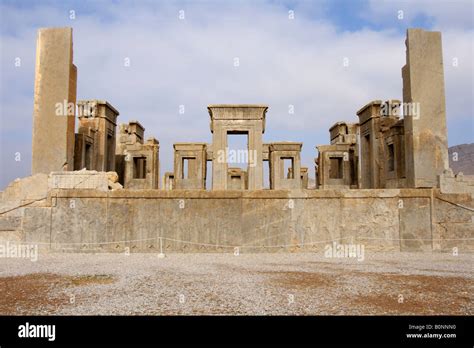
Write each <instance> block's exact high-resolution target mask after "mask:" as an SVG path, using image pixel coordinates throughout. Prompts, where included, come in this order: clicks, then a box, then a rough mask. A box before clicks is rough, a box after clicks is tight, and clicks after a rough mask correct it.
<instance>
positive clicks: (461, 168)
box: [448, 143, 474, 175]
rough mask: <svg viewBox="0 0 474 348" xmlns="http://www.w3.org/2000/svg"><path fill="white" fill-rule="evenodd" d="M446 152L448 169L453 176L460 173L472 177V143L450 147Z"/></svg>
mask: <svg viewBox="0 0 474 348" xmlns="http://www.w3.org/2000/svg"><path fill="white" fill-rule="evenodd" d="M448 152H449V167H450V168H451V169H452V170H453V172H454V174H457V173H459V172H462V173H463V174H465V175H474V143H472V144H461V145H456V146H452V147H450V148H449V149H448ZM456 157H457V161H455V159H456Z"/></svg>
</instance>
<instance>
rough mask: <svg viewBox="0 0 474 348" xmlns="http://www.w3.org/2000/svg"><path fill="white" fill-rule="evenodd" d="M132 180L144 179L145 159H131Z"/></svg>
mask: <svg viewBox="0 0 474 348" xmlns="http://www.w3.org/2000/svg"><path fill="white" fill-rule="evenodd" d="M133 178H134V179H145V178H146V157H133Z"/></svg>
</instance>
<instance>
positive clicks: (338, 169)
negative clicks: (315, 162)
mask: <svg viewBox="0 0 474 348" xmlns="http://www.w3.org/2000/svg"><path fill="white" fill-rule="evenodd" d="M342 161H343V158H342V157H329V162H330V164H331V165H330V167H329V178H330V179H342V165H343V164H342Z"/></svg>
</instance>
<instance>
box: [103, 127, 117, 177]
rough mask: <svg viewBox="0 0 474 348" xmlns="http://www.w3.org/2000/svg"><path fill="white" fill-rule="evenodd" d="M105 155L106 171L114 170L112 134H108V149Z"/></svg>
mask: <svg viewBox="0 0 474 348" xmlns="http://www.w3.org/2000/svg"><path fill="white" fill-rule="evenodd" d="M105 154H106V155H107V159H106V161H107V162H106V170H107V171H108V172H109V171H112V170H114V168H112V163H113V160H114V157H115V148H114V138H113V137H112V135H110V134H107V149H106V152H105Z"/></svg>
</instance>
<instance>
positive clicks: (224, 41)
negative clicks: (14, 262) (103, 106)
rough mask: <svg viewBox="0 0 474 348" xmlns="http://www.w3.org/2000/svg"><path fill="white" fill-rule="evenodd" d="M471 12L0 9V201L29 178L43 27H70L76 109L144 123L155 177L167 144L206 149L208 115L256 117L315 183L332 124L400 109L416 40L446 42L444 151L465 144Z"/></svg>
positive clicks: (468, 7)
mask: <svg viewBox="0 0 474 348" xmlns="http://www.w3.org/2000/svg"><path fill="white" fill-rule="evenodd" d="M473 4H474V2H473V1H455V0H454V1H434V0H433V1H425V0H422V1H350V0H337V1H187V2H177V1H105V0H102V1H5V0H0V35H1V41H0V43H1V44H0V59H1V61H0V63H1V70H0V146H1V151H0V167H1V171H0V187H2V188H3V187H5V186H6V185H7V184H8V182H10V181H11V180H13V179H15V178H17V177H24V176H27V175H29V174H30V170H31V131H32V130H31V128H32V111H33V83H34V62H35V44H36V32H37V29H38V28H40V27H53V26H71V27H73V29H74V33H73V35H74V63H75V64H76V66H77V67H78V100H81V99H106V100H108V101H109V102H110V103H111V104H112V105H114V106H115V107H116V108H117V109H118V110H119V111H120V116H119V123H122V122H124V123H125V122H127V121H129V120H132V119H138V120H140V122H141V123H142V124H143V125H144V126H145V128H146V131H145V133H146V136H147V137H148V136H154V137H155V138H157V139H158V140H159V141H160V145H161V147H160V159H161V174H162V175H163V173H164V172H165V171H172V154H173V152H172V151H173V150H172V144H173V142H180V141H206V142H210V141H211V133H210V130H209V116H208V114H207V110H206V105H208V104H215V103H258V104H262V103H263V104H268V105H269V111H268V113H267V129H266V132H265V134H264V141H266V142H270V141H279V140H282V141H301V142H303V143H304V145H303V150H302V162H303V163H302V164H303V165H304V166H307V167H309V168H310V176H313V177H314V174H313V173H314V169H313V168H314V157H316V154H317V153H316V150H315V146H316V145H319V144H325V143H328V142H329V136H328V129H329V127H330V126H331V125H332V124H334V123H335V122H336V121H339V120H345V121H349V122H357V117H356V115H355V112H356V111H357V110H358V109H359V108H360V107H361V106H363V105H364V104H366V103H368V102H370V101H371V100H375V99H382V100H385V99H402V96H401V93H402V92H401V86H402V80H401V72H400V69H401V67H402V66H403V65H404V64H405V46H404V40H405V31H406V29H407V28H411V27H421V28H424V29H427V30H440V31H441V32H442V33H443V55H444V63H445V80H446V96H447V97H446V102H447V120H448V138H449V145H450V146H452V145H457V144H461V143H470V142H472V141H473V136H472V134H474V121H473V115H474V110H473V105H472V97H473V80H474V75H473V74H474V72H473V71H474V67H473V64H474V63H473V62H474V59H473V58H474V57H473V37H474V36H473V6H474V5H473ZM180 10H183V11H184V14H185V19H184V20H181V19H179V18H178V15H179V11H180ZM70 11H74V15H75V18H71V17H70V15H71V12H70ZM288 11H294V19H290V18H289V12H288ZM400 11H403V12H400ZM400 14H402V16H401V17H402V18H400ZM17 58H20V60H21V65H20V66H15V62H16V60H17ZM127 58H128V59H129V60H130V66H128V67H126V66H124V60H125V59H127ZM235 58H238V59H239V63H240V64H239V66H238V67H235V66H234V60H235ZM344 59H347V60H348V62H349V65H348V66H343V60H344ZM454 60H456V61H457V63H458V64H457V65H456V66H455V65H454V64H453V62H454ZM180 105H184V106H185V113H184V114H179V107H180ZM290 106H292V107H293V109H294V113H293V114H291V113H289V109H290ZM18 153H19V154H20V156H21V160H20V161H15V155H16V154H18Z"/></svg>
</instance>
